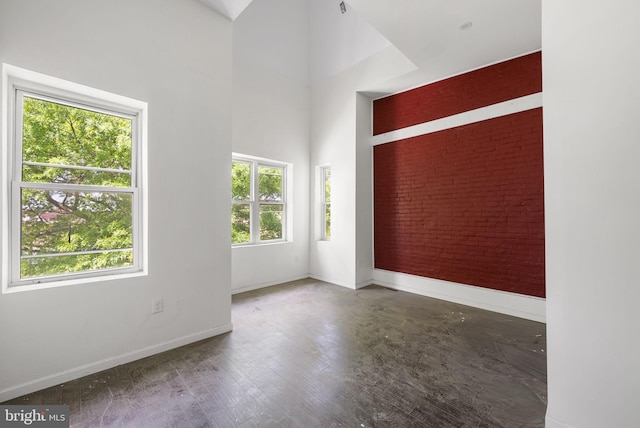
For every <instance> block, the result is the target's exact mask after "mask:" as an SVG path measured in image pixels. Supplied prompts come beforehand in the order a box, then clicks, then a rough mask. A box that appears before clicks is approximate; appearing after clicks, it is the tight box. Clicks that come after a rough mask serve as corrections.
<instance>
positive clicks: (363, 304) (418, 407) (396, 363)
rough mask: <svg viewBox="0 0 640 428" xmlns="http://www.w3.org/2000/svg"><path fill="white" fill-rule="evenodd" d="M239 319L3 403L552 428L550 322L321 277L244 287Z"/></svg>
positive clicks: (160, 419) (308, 422) (113, 411)
mask: <svg viewBox="0 0 640 428" xmlns="http://www.w3.org/2000/svg"><path fill="white" fill-rule="evenodd" d="M233 323H234V331H233V332H231V333H228V334H225V335H222V336H218V337H215V338H212V339H208V340H204V341H201V342H197V343H194V344H191V345H188V346H184V347H182V348H179V349H175V350H172V351H168V352H165V353H162V354H159V355H155V356H153V357H149V358H145V359H142V360H139V361H135V362H133V363H130V364H126V365H123V366H119V367H116V368H113V369H110V370H106V371H103V372H100V373H97V374H95V375H91V376H87V377H84V378H82V379H78V380H75V381H73V382H67V383H65V384H64V385H59V386H55V387H52V388H48V389H45V390H43V391H39V392H36V393H33V394H30V395H27V396H24V397H20V398H17V399H15V400H11V401H10V402H7V403H5V404H26V403H29V404H48V405H52V404H68V405H69V406H70V410H71V418H70V419H71V426H75V427H110V426H125V427H225V428H226V427H254V426H273V427H354V428H365V427H434V428H443V427H505V428H515V427H543V426H544V415H545V409H546V401H547V400H546V356H545V326H544V324H540V323H536V322H532V321H526V320H523V319H519V318H514V317H510V316H506V315H500V314H496V313H492V312H488V311H483V310H480V309H474V308H470V307H467V306H461V305H456V304H453V303H447V302H443V301H439V300H435V299H430V298H426V297H421V296H417V295H413V294H408V293H403V292H397V291H392V290H389V289H385V288H382V287H378V286H369V287H366V288H363V289H361V290H358V291H353V290H349V289H346V288H342V287H339V286H335V285H331V284H327V283H324V282H320V281H315V280H310V279H309V280H302V281H296V282H293V283H288V284H283V285H279V286H274V287H270V288H267V289H262V290H257V291H253V292H248V293H243V294H240V295H236V296H234V298H233Z"/></svg>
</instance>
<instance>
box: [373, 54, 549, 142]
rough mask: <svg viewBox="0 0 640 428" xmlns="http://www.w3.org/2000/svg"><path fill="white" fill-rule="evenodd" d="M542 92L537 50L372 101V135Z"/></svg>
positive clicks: (540, 64) (539, 57)
mask: <svg viewBox="0 0 640 428" xmlns="http://www.w3.org/2000/svg"><path fill="white" fill-rule="evenodd" d="M538 92H542V62H541V53H540V52H535V53H532V54H529V55H525V56H522V57H519V58H515V59H512V60H509V61H504V62H501V63H498V64H495V65H492V66H489V67H485V68H481V69H479V70H475V71H472V72H469V73H465V74H461V75H458V76H454V77H451V78H448V79H445V80H441V81H439V82H435V83H432V84H430V85H426V86H421V87H419V88H416V89H412V90H410V91H406V92H402V93H400V94H396V95H392V96H389V97H386V98H381V99H379V100H375V101H374V102H373V135H378V134H383V133H385V132H389V131H393V130H396V129H401V128H405V127H407V126H412V125H417V124H419V123H424V122H428V121H431V120H435V119H440V118H443V117H447V116H451V115H454V114H458V113H462V112H465V111H469V110H474V109H477V108H481V107H486V106H488V105H491V104H496V103H499V102H503V101H508V100H511V99H514V98H519V97H523V96H525V95H531V94H535V93H538Z"/></svg>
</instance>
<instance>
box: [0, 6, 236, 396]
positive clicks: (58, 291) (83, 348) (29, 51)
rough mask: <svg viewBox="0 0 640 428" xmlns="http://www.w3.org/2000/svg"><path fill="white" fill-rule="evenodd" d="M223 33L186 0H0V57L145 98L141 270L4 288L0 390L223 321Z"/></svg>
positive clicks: (227, 26)
mask: <svg viewBox="0 0 640 428" xmlns="http://www.w3.org/2000/svg"><path fill="white" fill-rule="evenodd" d="M231 37H232V28H231V23H230V22H229V21H227V20H226V19H224V18H222V17H221V16H220V15H218V14H216V13H215V12H213V11H211V10H210V9H208V8H207V7H206V6H204V5H203V4H201V3H200V2H198V1H196V0H188V1H185V0H165V1H162V2H158V1H155V0H137V1H134V2H132V1H129V0H112V1H109V2H87V1H84V0H60V1H56V2H51V1H48V0H30V1H23V0H3V1H2V2H0V62H6V63H9V64H13V65H16V66H19V67H23V68H27V69H31V70H34V71H38V72H41V73H45V74H49V75H51V76H54V77H58V78H62V79H66V80H70V81H73V82H76V83H80V84H83V85H88V86H92V87H95V88H98V89H102V90H106V91H110V92H114V93H116V94H120V95H124V96H128V97H132V98H137V99H140V100H143V101H147V102H148V103H149V275H148V276H147V277H140V278H134V279H129V280H113V281H105V282H96V283H91V284H85V285H76V286H66V287H58V288H49V289H44V290H36V291H28V292H17V293H11V294H3V295H1V296H0V353H1V354H2V364H0V401H2V400H5V399H8V398H11V397H15V396H17V395H21V394H23V393H27V392H30V391H34V390H37V389H40V388H42V387H46V386H50V385H53V384H56V383H58V382H61V381H65V380H68V379H71V378H75V377H79V376H82V375H84V374H87V373H90V372H94V371H98V370H101V369H104V368H107V367H110V366H114V365H117V364H121V363H123V362H126V361H130V360H133V359H136V358H140V357H143V356H146V355H149V354H152V353H155V352H158V351H161V350H164V349H168V348H171V347H174V346H178V345H181V344H183V343H187V342H190V341H194V340H197V339H201V338H204V337H208V336H211V335H215V334H219V333H222V332H225V331H228V330H229V329H230V328H231V324H230V322H231V319H230V318H231V313H230V312H231V309H230V306H231V304H230V282H231V269H230V265H231V250H230V248H229V235H230V226H229V210H230V206H229V202H228V201H229V198H228V189H229V187H230V161H231V89H230V88H231V61H232V58H231V53H232V52H231V49H232V44H231ZM203 195H205V196H206V197H203ZM2 239H7V238H6V237H2ZM158 297H163V298H164V312H162V313H159V314H156V315H152V314H151V302H152V300H153V299H154V298H158Z"/></svg>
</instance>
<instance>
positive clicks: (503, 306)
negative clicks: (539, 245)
mask: <svg viewBox="0 0 640 428" xmlns="http://www.w3.org/2000/svg"><path fill="white" fill-rule="evenodd" d="M373 281H374V283H375V284H379V285H382V286H384V287H388V288H392V289H394V290H400V291H407V292H409V293H415V294H420V295H422V296H427V297H433V298H436V299H441V300H446V301H449V302H454V303H460V304H462V305H467V306H473V307H476V308H480V309H486V310H488V311H493V312H499V313H502V314H506V315H512V316H516V317H519V318H525V319H528V320H532V321H538V322H546V300H545V299H542V298H540V297H532V296H525V295H522V294H516V293H508V292H505V291H498V290H491V289H488V288H482V287H474V286H471V285H465V284H458V283H455V282H449V281H442V280H439V279H432V278H424V277H420V276H416V275H408V274H404V273H398V272H391V271H386V270H381V269H374V271H373Z"/></svg>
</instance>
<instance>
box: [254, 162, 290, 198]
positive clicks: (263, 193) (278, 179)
mask: <svg viewBox="0 0 640 428" xmlns="http://www.w3.org/2000/svg"><path fill="white" fill-rule="evenodd" d="M283 173H284V168H278V167H273V166H258V193H259V195H260V201H263V202H282V176H283Z"/></svg>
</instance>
